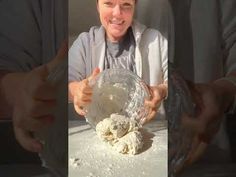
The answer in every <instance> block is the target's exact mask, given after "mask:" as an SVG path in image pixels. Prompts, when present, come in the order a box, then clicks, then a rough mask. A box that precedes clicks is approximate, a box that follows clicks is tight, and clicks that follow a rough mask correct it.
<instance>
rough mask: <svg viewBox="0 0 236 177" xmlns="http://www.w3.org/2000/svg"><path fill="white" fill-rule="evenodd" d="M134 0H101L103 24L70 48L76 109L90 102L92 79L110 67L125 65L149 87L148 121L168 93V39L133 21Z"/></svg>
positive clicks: (71, 87) (72, 96) (72, 97)
mask: <svg viewBox="0 0 236 177" xmlns="http://www.w3.org/2000/svg"><path fill="white" fill-rule="evenodd" d="M135 6H136V1H135V0H98V1H97V10H98V13H99V16H100V21H101V24H102V26H101V27H91V29H90V31H89V32H86V33H82V34H80V35H79V37H78V38H77V40H76V41H75V42H74V43H73V45H72V47H71V48H70V51H69V99H70V100H71V101H73V102H74V107H75V110H76V111H77V113H78V114H80V115H85V112H84V111H83V107H84V106H85V105H87V104H89V103H90V102H91V95H92V89H91V87H90V86H89V85H88V83H89V80H90V79H92V78H94V77H96V75H97V74H98V73H99V72H100V71H102V70H104V69H107V68H125V69H128V70H131V71H132V72H134V73H136V74H137V75H138V76H139V77H141V78H142V79H143V80H144V81H145V82H146V83H147V84H148V85H149V86H150V87H149V88H150V91H151V93H152V99H151V100H149V101H146V105H147V106H149V107H150V108H151V110H152V111H151V112H150V114H149V117H148V118H147V120H149V119H151V118H153V117H154V115H155V114H156V112H157V108H158V107H159V105H160V103H161V100H163V98H165V97H166V95H167V84H166V83H167V41H166V39H165V38H164V37H163V36H162V35H161V34H160V33H159V32H158V31H157V30H154V29H148V28H146V27H145V26H144V25H142V24H139V23H138V22H136V21H134V20H133V16H134V12H135Z"/></svg>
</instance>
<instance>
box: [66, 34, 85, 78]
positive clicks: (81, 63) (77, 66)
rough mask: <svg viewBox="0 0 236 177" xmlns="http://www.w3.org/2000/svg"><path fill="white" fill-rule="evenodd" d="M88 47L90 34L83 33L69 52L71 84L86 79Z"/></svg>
mask: <svg viewBox="0 0 236 177" xmlns="http://www.w3.org/2000/svg"><path fill="white" fill-rule="evenodd" d="M88 46H89V39H88V33H81V34H80V35H79V37H78V38H77V39H76V40H75V42H74V43H73V44H72V46H71V48H70V50H69V63H68V66H69V69H68V72H69V73H68V77H69V78H68V80H69V82H72V81H81V80H83V79H85V78H86V47H88Z"/></svg>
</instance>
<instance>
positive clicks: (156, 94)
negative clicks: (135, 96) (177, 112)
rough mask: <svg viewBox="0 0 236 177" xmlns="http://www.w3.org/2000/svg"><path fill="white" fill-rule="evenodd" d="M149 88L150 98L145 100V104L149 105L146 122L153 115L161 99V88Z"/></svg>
mask: <svg viewBox="0 0 236 177" xmlns="http://www.w3.org/2000/svg"><path fill="white" fill-rule="evenodd" d="M149 89H150V93H151V100H145V106H147V107H149V110H150V112H149V114H148V116H147V118H146V122H148V121H150V120H151V119H152V118H154V117H155V115H156V114H157V111H158V108H159V107H160V104H161V101H162V95H161V90H160V89H159V87H158V86H156V87H149Z"/></svg>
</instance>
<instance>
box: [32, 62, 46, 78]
mask: <svg viewBox="0 0 236 177" xmlns="http://www.w3.org/2000/svg"><path fill="white" fill-rule="evenodd" d="M33 72H34V73H37V74H38V76H39V77H40V78H42V79H43V80H45V79H46V78H47V77H48V75H49V71H48V67H47V66H46V65H42V66H39V67H37V68H36V69H34V70H33Z"/></svg>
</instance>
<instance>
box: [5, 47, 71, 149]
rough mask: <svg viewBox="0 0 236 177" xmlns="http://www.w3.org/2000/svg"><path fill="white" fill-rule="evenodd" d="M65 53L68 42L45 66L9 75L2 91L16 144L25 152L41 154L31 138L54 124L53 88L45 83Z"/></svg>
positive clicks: (54, 92) (54, 88) (54, 93)
mask: <svg viewBox="0 0 236 177" xmlns="http://www.w3.org/2000/svg"><path fill="white" fill-rule="evenodd" d="M66 54H67V42H65V43H63V45H62V46H61V48H60V50H59V51H58V54H57V56H56V57H55V58H54V59H53V60H52V61H51V62H49V63H48V64H45V65H42V66H39V67H37V68H35V69H33V70H32V71H30V72H27V73H8V74H6V75H5V76H4V77H3V78H2V82H1V88H2V90H3V92H4V95H5V96H6V100H7V101H8V103H9V104H10V105H11V108H12V111H13V114H12V116H13V127H14V133H15V136H16V139H17V141H18V142H19V143H20V145H21V146H22V147H23V148H25V149H26V150H28V151H32V152H40V151H41V150H42V148H43V145H42V144H41V143H40V142H39V141H38V140H36V139H35V138H34V137H33V133H34V132H38V131H39V130H41V129H42V128H43V127H46V126H49V125H51V124H52V123H53V120H54V117H53V111H54V108H55V106H56V86H54V85H52V84H51V83H49V82H48V81H47V78H48V75H49V73H50V72H51V71H52V70H53V69H54V68H55V67H56V66H57V65H58V64H59V63H61V62H62V61H63V60H64V59H65V56H66Z"/></svg>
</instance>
